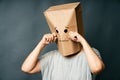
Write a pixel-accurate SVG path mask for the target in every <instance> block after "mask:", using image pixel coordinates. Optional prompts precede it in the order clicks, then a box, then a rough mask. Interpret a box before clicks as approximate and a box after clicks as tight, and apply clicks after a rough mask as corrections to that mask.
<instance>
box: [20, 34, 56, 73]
mask: <svg viewBox="0 0 120 80" xmlns="http://www.w3.org/2000/svg"><path fill="white" fill-rule="evenodd" d="M56 38H57V37H56V34H54V33H53V34H46V35H44V36H43V38H42V40H41V41H40V42H39V43H38V45H37V46H36V47H35V49H34V50H33V51H32V52H31V53H30V54H29V55H28V57H27V58H26V59H25V61H24V63H23V64H22V67H21V70H22V71H23V72H26V73H31V74H32V73H36V72H40V61H39V60H38V56H39V54H40V52H41V51H42V49H43V48H44V47H45V46H46V45H48V44H49V43H52V42H55V41H56Z"/></svg>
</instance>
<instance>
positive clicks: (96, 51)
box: [92, 47, 101, 58]
mask: <svg viewBox="0 0 120 80" xmlns="http://www.w3.org/2000/svg"><path fill="white" fill-rule="evenodd" d="M92 49H93V50H94V51H95V53H96V54H97V55H98V56H99V57H100V58H101V55H100V51H99V50H98V49H96V48H94V47H93V48H92Z"/></svg>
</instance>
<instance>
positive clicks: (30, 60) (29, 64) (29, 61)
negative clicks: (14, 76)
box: [22, 42, 45, 72]
mask: <svg viewBox="0 0 120 80" xmlns="http://www.w3.org/2000/svg"><path fill="white" fill-rule="evenodd" d="M44 47H45V45H43V44H42V42H39V43H38V45H37V46H36V47H35V49H34V50H33V51H32V52H31V53H30V54H29V55H28V57H27V58H26V60H25V61H24V63H23V65H22V71H24V72H29V71H31V70H32V69H33V68H34V67H35V65H36V63H37V61H38V56H39V54H40V52H41V51H42V49H43V48H44Z"/></svg>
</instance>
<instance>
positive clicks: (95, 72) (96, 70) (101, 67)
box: [92, 64, 105, 74]
mask: <svg viewBox="0 0 120 80" xmlns="http://www.w3.org/2000/svg"><path fill="white" fill-rule="evenodd" d="M104 69H105V65H104V64H101V65H100V66H96V67H95V68H94V69H93V70H92V73H93V74H99V73H101V72H102V71H103V70H104Z"/></svg>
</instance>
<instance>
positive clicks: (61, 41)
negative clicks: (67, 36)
mask: <svg viewBox="0 0 120 80" xmlns="http://www.w3.org/2000/svg"><path fill="white" fill-rule="evenodd" d="M58 41H59V42H67V41H69V40H58Z"/></svg>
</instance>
